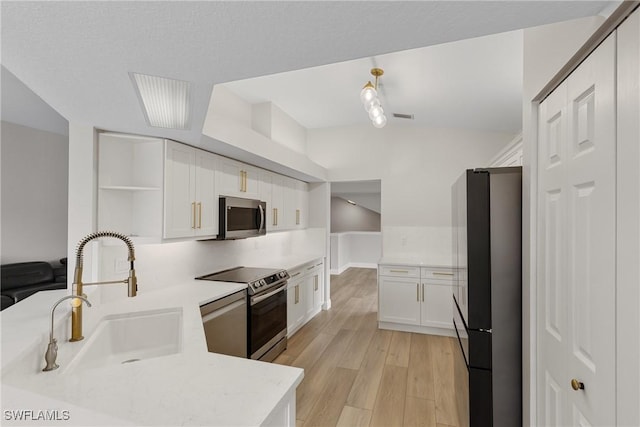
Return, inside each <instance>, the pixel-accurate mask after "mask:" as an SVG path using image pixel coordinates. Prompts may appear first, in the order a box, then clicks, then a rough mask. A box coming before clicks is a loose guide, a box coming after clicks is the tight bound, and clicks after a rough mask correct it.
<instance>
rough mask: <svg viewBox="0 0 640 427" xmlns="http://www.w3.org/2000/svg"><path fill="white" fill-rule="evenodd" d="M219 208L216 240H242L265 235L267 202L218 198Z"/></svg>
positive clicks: (237, 198)
mask: <svg viewBox="0 0 640 427" xmlns="http://www.w3.org/2000/svg"><path fill="white" fill-rule="evenodd" d="M219 207H220V209H219V211H218V212H219V216H220V218H219V226H220V227H219V229H218V237H217V239H218V240H232V239H244V238H247V237H254V236H262V235H264V234H267V228H266V222H265V212H266V209H267V202H262V201H260V200H252V199H242V198H239V197H220V199H219Z"/></svg>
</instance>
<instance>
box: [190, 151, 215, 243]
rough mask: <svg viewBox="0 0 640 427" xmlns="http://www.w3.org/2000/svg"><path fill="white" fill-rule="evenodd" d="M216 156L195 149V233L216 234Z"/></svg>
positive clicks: (200, 234) (201, 234) (203, 234)
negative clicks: (196, 211)
mask: <svg viewBox="0 0 640 427" xmlns="http://www.w3.org/2000/svg"><path fill="white" fill-rule="evenodd" d="M215 182H216V156H215V155H213V154H211V153H208V152H205V151H202V150H197V151H196V197H195V200H196V203H197V204H198V205H197V208H198V225H197V227H196V235H199V236H212V235H216V234H218V203H217V202H218V201H217V199H216V197H215Z"/></svg>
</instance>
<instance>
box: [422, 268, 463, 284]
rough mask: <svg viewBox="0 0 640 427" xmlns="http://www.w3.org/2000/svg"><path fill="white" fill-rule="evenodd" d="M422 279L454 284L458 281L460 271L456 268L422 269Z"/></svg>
mask: <svg viewBox="0 0 640 427" xmlns="http://www.w3.org/2000/svg"><path fill="white" fill-rule="evenodd" d="M421 278H422V279H423V280H446V281H448V282H453V281H456V280H457V279H458V271H457V270H456V269H454V268H434V267H422V271H421Z"/></svg>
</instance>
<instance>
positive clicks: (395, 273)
mask: <svg viewBox="0 0 640 427" xmlns="http://www.w3.org/2000/svg"><path fill="white" fill-rule="evenodd" d="M379 271H380V275H381V276H388V277H415V278H420V267H408V266H398V265H380V266H379Z"/></svg>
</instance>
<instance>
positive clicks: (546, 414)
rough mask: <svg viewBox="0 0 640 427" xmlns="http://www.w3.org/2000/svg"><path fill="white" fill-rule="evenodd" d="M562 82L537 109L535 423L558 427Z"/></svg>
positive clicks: (562, 316) (562, 329)
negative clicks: (536, 378)
mask: <svg viewBox="0 0 640 427" xmlns="http://www.w3.org/2000/svg"><path fill="white" fill-rule="evenodd" d="M566 89H567V88H566V84H562V85H560V86H559V87H558V88H557V89H556V90H555V91H554V92H553V93H552V94H551V95H549V97H548V98H547V99H546V100H545V101H544V102H543V103H541V104H540V109H539V133H538V134H539V138H540V139H539V143H538V150H539V159H540V163H539V169H538V177H539V186H540V188H539V192H538V194H539V196H538V206H540V211H539V214H538V287H537V289H538V290H537V294H538V298H537V299H538V327H537V330H538V349H539V351H538V353H539V354H538V360H539V365H538V369H537V372H538V384H539V387H538V398H537V402H538V409H537V411H538V412H537V413H538V420H539V421H540V422H541V423H542V421H543V420H544V425H548V426H560V425H564V420H565V419H566V416H565V410H564V407H565V405H564V401H565V399H566V389H565V388H564V387H562V386H561V384H564V383H565V382H566V381H565V377H566V356H565V353H566V350H565V347H566V345H565V342H566V322H567V318H566V308H565V307H566V286H565V283H566V265H567V257H566V251H565V234H566V232H565V230H566V229H565V223H566V200H565V199H566V197H565V194H566V191H565V190H564V169H565V168H566V167H565V165H566V162H565V158H566V155H565V152H566V144H565V143H564V141H565V140H566V133H567V129H566V128H567V123H566V107H565V105H566V99H567V96H566V93H567V92H566Z"/></svg>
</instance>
